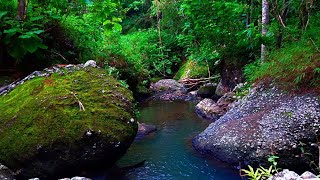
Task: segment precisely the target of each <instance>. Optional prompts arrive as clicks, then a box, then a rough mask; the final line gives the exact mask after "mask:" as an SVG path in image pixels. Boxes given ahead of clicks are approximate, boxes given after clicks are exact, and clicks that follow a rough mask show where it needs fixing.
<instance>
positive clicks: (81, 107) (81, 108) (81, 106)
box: [71, 92, 85, 111]
mask: <svg viewBox="0 0 320 180" xmlns="http://www.w3.org/2000/svg"><path fill="white" fill-rule="evenodd" d="M71 94H73V96H74V97H75V98H76V99H77V101H78V103H79V108H80V111H85V109H84V106H83V104H82V102H81V101H80V100H79V98H78V97H77V96H76V94H74V93H73V92H71Z"/></svg>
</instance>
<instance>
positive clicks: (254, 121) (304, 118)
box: [193, 86, 320, 168]
mask: <svg viewBox="0 0 320 180" xmlns="http://www.w3.org/2000/svg"><path fill="white" fill-rule="evenodd" d="M319 120H320V106H319V98H318V97H317V96H316V95H313V94H305V95H290V94H287V93H285V92H283V91H281V90H279V89H277V88H275V87H273V88H272V87H263V86H258V87H256V88H254V89H252V90H251V91H250V93H249V94H248V95H247V96H245V97H244V98H243V99H240V100H239V101H237V102H235V103H233V105H232V106H231V109H230V110H229V111H228V112H227V113H226V114H225V115H223V116H222V117H221V118H219V119H218V120H217V121H215V122H213V123H211V124H210V125H209V127H208V128H206V129H205V130H204V131H203V132H202V133H200V134H199V135H198V136H196V137H195V138H194V139H193V147H194V148H195V149H197V150H198V151H200V152H201V153H204V154H207V155H209V156H210V155H211V156H214V157H216V158H218V159H220V160H222V161H225V162H228V163H230V164H233V165H238V164H239V162H241V163H242V164H247V163H249V164H250V165H252V164H257V165H258V164H259V163H262V162H266V160H267V158H268V156H270V155H271V154H276V155H277V156H279V157H280V158H279V159H278V163H279V165H281V166H283V167H295V168H307V167H308V165H307V164H309V163H310V160H307V158H302V156H301V153H302V152H301V150H300V146H299V144H305V146H304V147H303V148H304V151H305V152H308V153H312V154H313V153H314V154H317V151H318V148H317V147H313V146H311V144H312V143H315V142H317V137H319V135H320V131H319V127H320V121H319Z"/></svg>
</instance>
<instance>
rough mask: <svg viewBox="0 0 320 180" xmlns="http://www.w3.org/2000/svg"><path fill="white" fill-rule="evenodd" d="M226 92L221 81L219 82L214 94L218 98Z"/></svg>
mask: <svg viewBox="0 0 320 180" xmlns="http://www.w3.org/2000/svg"><path fill="white" fill-rule="evenodd" d="M227 92H228V88H227V87H224V86H223V85H222V81H221V80H220V82H219V83H218V85H217V87H216V91H215V94H216V95H217V96H219V97H221V96H223V95H224V94H225V93H227Z"/></svg>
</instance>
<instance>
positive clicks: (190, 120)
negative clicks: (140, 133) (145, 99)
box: [94, 101, 241, 180]
mask: <svg viewBox="0 0 320 180" xmlns="http://www.w3.org/2000/svg"><path fill="white" fill-rule="evenodd" d="M194 105H195V104H194V103H191V102H163V101H153V102H149V103H148V104H147V105H144V106H143V107H142V108H141V110H140V117H139V118H138V121H139V122H144V123H147V124H153V125H156V126H157V129H158V130H157V131H156V132H154V133H152V134H150V135H148V136H147V137H145V138H143V139H141V140H136V141H135V142H134V143H133V144H132V146H131V147H130V148H129V150H128V152H127V153H126V155H125V156H124V157H123V158H122V159H120V160H119V161H118V162H117V165H118V166H119V167H124V166H128V165H131V164H135V163H137V162H140V161H142V160H146V162H145V164H144V165H143V166H141V167H139V168H135V169H132V170H128V171H126V172H124V173H121V174H119V175H114V174H113V175H112V176H110V175H109V178H108V175H107V178H106V179H130V180H131V179H146V180H149V179H165V180H168V179H215V180H238V179H241V177H240V176H239V171H236V170H234V169H233V168H232V167H230V166H227V165H225V164H223V163H221V162H219V161H217V160H213V159H211V160H208V158H204V157H202V156H201V155H199V154H198V153H197V152H195V151H194V150H193V149H192V145H191V140H192V138H193V137H194V136H195V135H197V134H198V133H199V132H201V131H202V130H204V129H205V128H206V127H207V126H208V124H209V122H208V121H206V120H204V119H201V118H199V117H198V116H197V115H196V114H195V113H194ZM100 177H101V176H100ZM104 177H106V176H104ZM94 179H102V178H94Z"/></svg>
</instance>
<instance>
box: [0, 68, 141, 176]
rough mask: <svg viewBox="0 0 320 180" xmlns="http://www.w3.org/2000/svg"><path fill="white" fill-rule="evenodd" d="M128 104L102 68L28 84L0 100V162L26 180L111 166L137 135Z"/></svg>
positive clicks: (125, 94) (127, 95) (128, 99)
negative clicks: (26, 179)
mask: <svg viewBox="0 0 320 180" xmlns="http://www.w3.org/2000/svg"><path fill="white" fill-rule="evenodd" d="M49 71H50V69H47V70H46V72H49ZM61 71H63V72H64V75H63V76H61V75H59V73H60V72H61ZM43 73H44V72H41V73H40V74H43ZM38 74H39V73H38ZM30 77H31V76H30ZM132 101H133V97H132V93H131V92H130V91H129V90H127V89H126V88H124V87H123V86H122V85H121V84H120V83H119V82H117V81H116V80H115V79H114V78H112V77H110V76H108V75H106V73H105V71H104V70H103V69H98V68H93V67H87V68H83V67H81V66H76V65H74V66H73V67H72V68H66V67H65V68H61V69H59V70H58V69H56V70H52V71H50V73H46V75H45V76H34V77H32V78H30V79H29V80H27V79H26V80H24V81H23V82H22V83H20V84H18V85H17V86H15V87H14V88H13V89H11V92H8V93H7V94H6V95H3V96H0V112H1V113H0V147H1V148H0V161H1V162H2V163H3V164H5V165H6V166H8V167H9V168H10V169H12V170H13V171H14V172H15V173H16V174H17V177H21V178H24V179H25V178H31V177H39V178H40V179H42V178H43V179H47V178H49V177H50V178H55V177H56V176H57V175H63V174H64V173H66V174H69V173H71V172H72V173H73V171H75V172H74V173H77V172H78V171H81V169H83V168H95V167H98V166H101V165H103V166H107V167H108V166H112V165H113V164H114V162H115V161H116V160H118V159H119V158H120V157H121V156H122V155H123V154H124V153H125V152H126V150H127V149H128V147H129V146H130V144H131V143H132V141H133V140H134V137H135V135H136V132H137V123H136V122H135V121H131V119H132V117H133V114H134V112H133V105H132Z"/></svg>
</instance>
